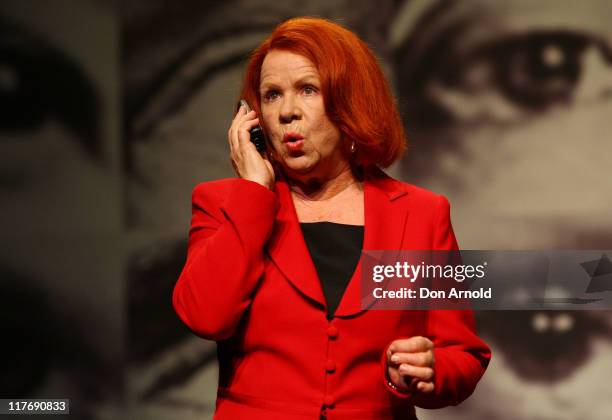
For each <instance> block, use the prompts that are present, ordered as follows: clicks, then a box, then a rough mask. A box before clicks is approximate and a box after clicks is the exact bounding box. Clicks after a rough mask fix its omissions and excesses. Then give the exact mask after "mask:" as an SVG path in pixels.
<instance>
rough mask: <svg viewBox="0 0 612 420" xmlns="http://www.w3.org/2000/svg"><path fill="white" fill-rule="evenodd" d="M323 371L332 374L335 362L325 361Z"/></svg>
mask: <svg viewBox="0 0 612 420" xmlns="http://www.w3.org/2000/svg"><path fill="white" fill-rule="evenodd" d="M325 370H326V371H328V372H329V373H333V372H334V371H335V370H336V362H334V361H333V360H327V362H325Z"/></svg>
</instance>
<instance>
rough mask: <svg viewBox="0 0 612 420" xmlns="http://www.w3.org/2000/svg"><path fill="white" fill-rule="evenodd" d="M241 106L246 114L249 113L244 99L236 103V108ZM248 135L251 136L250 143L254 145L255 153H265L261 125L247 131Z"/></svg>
mask: <svg viewBox="0 0 612 420" xmlns="http://www.w3.org/2000/svg"><path fill="white" fill-rule="evenodd" d="M241 105H242V106H244V107H245V108H246V110H247V112H249V111H251V107H250V106H249V104H248V103H247V101H245V100H244V99H241V100H240V102H239V103H238V108H240V106H241ZM249 133H250V134H251V142H252V143H253V144H254V145H255V148H256V149H257V151H258V152H259V153H263V152H265V151H266V136H265V135H264V131H263V128H261V125H259V124H258V125H257V126H255V127H253V128H251V129H250V130H249Z"/></svg>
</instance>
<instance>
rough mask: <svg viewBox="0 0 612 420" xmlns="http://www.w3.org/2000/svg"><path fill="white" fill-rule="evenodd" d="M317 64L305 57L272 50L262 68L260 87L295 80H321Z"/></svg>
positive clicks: (289, 52)
mask: <svg viewBox="0 0 612 420" xmlns="http://www.w3.org/2000/svg"><path fill="white" fill-rule="evenodd" d="M319 77H320V76H319V71H318V69H317V67H316V66H315V64H314V63H313V62H312V61H310V60H309V59H308V58H306V57H304V56H303V55H300V54H296V53H293V52H291V51H285V50H271V51H270V52H269V53H268V54H266V57H265V58H264V61H263V63H262V66H261V74H260V86H263V85H265V84H267V83H278V82H281V81H289V80H294V79H304V78H313V79H317V80H318V79H319Z"/></svg>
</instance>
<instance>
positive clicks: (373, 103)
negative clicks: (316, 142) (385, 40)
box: [241, 17, 406, 168]
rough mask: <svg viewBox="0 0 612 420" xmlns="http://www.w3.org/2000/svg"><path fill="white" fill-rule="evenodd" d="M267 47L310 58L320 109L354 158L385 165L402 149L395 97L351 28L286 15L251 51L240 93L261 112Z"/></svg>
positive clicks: (360, 163)
mask: <svg viewBox="0 0 612 420" xmlns="http://www.w3.org/2000/svg"><path fill="white" fill-rule="evenodd" d="M270 50H285V51H290V52H292V53H295V54H299V55H301V56H303V57H306V58H307V59H308V60H310V61H311V62H312V63H313V64H314V65H315V67H316V68H317V70H318V72H319V76H320V78H321V89H322V94H323V100H324V103H325V111H326V113H327V116H328V118H329V119H330V121H331V122H332V123H333V124H334V125H335V126H336V127H337V128H338V130H340V132H341V133H342V135H343V138H344V139H346V141H347V144H346V145H345V146H346V147H347V150H348V149H349V148H350V144H351V142H352V141H354V142H355V148H356V152H355V155H354V159H353V163H354V164H355V165H357V166H358V167H362V168H367V167H369V166H373V165H378V166H381V167H387V166H389V165H391V164H392V163H393V162H394V161H395V160H396V159H398V158H399V157H400V156H401V155H402V154H403V153H404V151H405V150H406V139H405V136H404V127H403V125H402V122H401V119H400V116H399V112H398V110H397V106H396V104H395V99H394V97H393V95H392V93H391V89H390V88H389V85H388V83H387V81H386V79H385V76H384V74H383V72H382V70H381V68H380V65H379V64H378V60H377V59H376V57H375V56H374V54H373V53H372V51H371V50H370V49H369V48H368V46H367V45H366V44H365V43H364V42H363V41H362V40H361V39H359V38H358V37H357V35H355V34H354V33H353V32H351V31H349V30H348V29H346V28H344V27H343V26H341V25H338V24H336V23H333V22H330V21H328V20H325V19H318V18H311V17H301V18H294V19H290V20H287V21H285V22H283V23H281V24H280V25H279V26H277V27H276V29H274V31H273V32H272V34H271V35H270V36H269V37H268V38H267V39H266V40H265V41H264V42H263V43H262V44H261V45H260V46H259V47H257V49H256V50H255V51H253V53H252V55H251V57H250V60H249V63H248V65H247V70H246V75H245V78H244V83H243V86H242V91H241V98H244V99H246V100H247V102H248V103H249V104H251V106H252V107H253V109H254V110H255V111H256V112H257V114H258V115H261V108H260V95H259V82H260V73H261V67H262V64H263V61H264V58H265V57H266V54H268V52H269V51H270Z"/></svg>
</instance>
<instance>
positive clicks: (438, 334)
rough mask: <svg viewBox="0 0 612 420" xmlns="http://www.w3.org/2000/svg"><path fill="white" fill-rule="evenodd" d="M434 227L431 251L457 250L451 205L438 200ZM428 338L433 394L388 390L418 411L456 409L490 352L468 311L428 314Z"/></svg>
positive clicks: (473, 382) (444, 311)
mask: <svg viewBox="0 0 612 420" xmlns="http://www.w3.org/2000/svg"><path fill="white" fill-rule="evenodd" d="M436 209H437V210H436V216H435V223H434V226H435V227H434V229H435V234H434V240H433V241H434V243H433V247H432V249H434V250H457V249H458V246H457V241H456V239H455V234H454V233H453V228H452V225H451V220H450V204H449V202H448V200H447V199H446V198H445V197H443V196H439V197H438V199H437V205H436ZM427 319H428V327H427V328H428V336H429V339H430V340H432V341H433V343H434V358H435V365H434V392H433V393H432V394H428V395H419V396H411V395H410V394H406V393H402V392H401V391H400V390H397V389H394V388H392V387H391V386H389V389H390V390H391V391H392V392H393V394H395V395H396V396H398V397H400V398H411V399H412V400H413V403H414V404H415V405H416V406H418V407H421V408H442V407H446V406H449V405H457V404H459V403H460V402H462V401H463V400H465V399H466V398H468V397H469V396H470V395H471V394H472V393H473V392H474V389H475V388H476V384H477V383H478V381H479V380H480V378H481V377H482V375H483V374H484V372H485V369H486V368H487V365H488V364H489V361H490V359H491V350H490V349H489V347H488V346H487V345H486V344H485V343H484V341H482V340H481V339H480V338H479V337H478V335H477V334H476V322H475V318H474V313H473V311H471V310H430V311H428V316H427Z"/></svg>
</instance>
